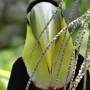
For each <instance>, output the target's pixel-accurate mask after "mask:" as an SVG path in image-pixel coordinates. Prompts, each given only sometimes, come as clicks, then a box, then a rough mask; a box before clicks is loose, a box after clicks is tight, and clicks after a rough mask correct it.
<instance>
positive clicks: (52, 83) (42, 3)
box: [7, 0, 90, 90]
mask: <svg viewBox="0 0 90 90" xmlns="http://www.w3.org/2000/svg"><path fill="white" fill-rule="evenodd" d="M26 21H27V33H26V40H25V45H24V50H23V54H22V56H21V57H20V58H18V59H17V60H16V62H15V63H14V65H13V68H12V72H11V76H10V80H9V84H8V89H7V90H68V87H69V85H70V81H71V78H72V76H73V71H75V74H74V78H75V77H76V75H77V74H78V71H79V69H80V66H81V64H82V63H83V60H84V58H83V56H82V55H80V54H79V55H78V62H77V60H76V53H77V51H76V50H75V48H74V45H73V39H72V36H71V35H70V32H69V31H68V29H67V30H66V29H65V30H64V29H63V28H65V27H67V23H66V21H65V19H64V15H63V10H62V7H61V4H59V3H57V2H56V1H54V0H34V1H32V2H30V5H29V6H28V8H27V15H26ZM76 62H77V65H76V69H75V64H76ZM87 76H88V78H87V79H88V80H89V78H90V77H89V75H87ZM82 86H83V79H82V80H81V82H80V83H79V86H78V87H77V90H83V88H82ZM88 86H90V85H89V83H88Z"/></svg>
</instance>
